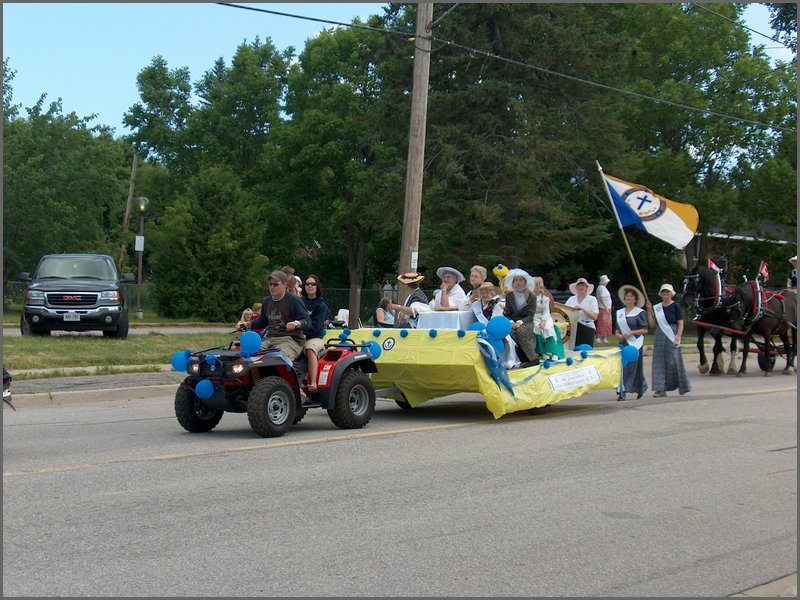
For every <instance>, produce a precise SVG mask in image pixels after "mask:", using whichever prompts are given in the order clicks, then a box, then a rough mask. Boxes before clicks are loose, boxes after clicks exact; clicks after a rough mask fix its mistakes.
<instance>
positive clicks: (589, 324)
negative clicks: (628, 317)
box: [564, 277, 600, 347]
mask: <svg viewBox="0 0 800 600" xmlns="http://www.w3.org/2000/svg"><path fill="white" fill-rule="evenodd" d="M592 290H594V285H592V284H591V283H589V282H588V281H586V279H585V278H583V277H579V278H578V280H577V281H576V282H575V283H570V284H569V291H570V292H572V294H573V295H572V296H570V297H569V298H568V299H567V301H566V302H565V303H564V304H565V305H566V306H571V307H573V308H577V309H578V326H577V327H576V328H575V329H576V331H575V346H581V345H583V344H586V345H589V346H592V347H594V333H595V324H594V322H595V320H596V319H597V316H598V315H599V314H600V312H599V310H598V306H597V298H595V297H594V296H592V295H591V293H592Z"/></svg>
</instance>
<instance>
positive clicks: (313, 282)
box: [306, 281, 317, 286]
mask: <svg viewBox="0 0 800 600" xmlns="http://www.w3.org/2000/svg"><path fill="white" fill-rule="evenodd" d="M306 285H311V286H316V285H317V282H316V281H306Z"/></svg>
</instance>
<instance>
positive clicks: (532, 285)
mask: <svg viewBox="0 0 800 600" xmlns="http://www.w3.org/2000/svg"><path fill="white" fill-rule="evenodd" d="M515 277H522V278H523V279H524V280H525V287H527V288H528V289H529V290H530V291H531V292H532V291H533V290H535V289H536V282H535V281H534V280H533V276H532V275H531V274H530V273H528V272H527V271H526V270H525V269H511V270H510V271H509V272H508V274H507V275H506V278H505V280H504V281H505V286H506V287H507V288H508V289H510V290H513V289H514V287H513V286H512V284H513V283H514V278H515Z"/></svg>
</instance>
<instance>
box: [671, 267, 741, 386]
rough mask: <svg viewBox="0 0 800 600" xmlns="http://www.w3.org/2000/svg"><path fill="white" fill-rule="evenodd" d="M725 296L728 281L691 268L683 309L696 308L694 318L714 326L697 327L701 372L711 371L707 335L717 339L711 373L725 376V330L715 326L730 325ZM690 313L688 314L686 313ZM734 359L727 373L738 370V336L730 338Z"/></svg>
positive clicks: (715, 273) (684, 283) (687, 277)
mask: <svg viewBox="0 0 800 600" xmlns="http://www.w3.org/2000/svg"><path fill="white" fill-rule="evenodd" d="M724 299H725V282H724V281H723V280H722V277H721V276H720V274H719V273H718V272H717V271H714V270H713V269H709V268H707V267H703V266H696V267H694V268H693V269H692V270H691V271H689V272H688V273H687V274H686V275H685V276H684V278H683V300H682V303H683V308H684V309H685V310H686V311H687V312H688V311H694V312H695V313H696V315H697V316H695V318H694V319H687V320H695V321H700V322H701V323H708V324H709V325H710V326H711V327H703V326H702V325H698V326H697V349H698V350H699V351H700V372H701V373H703V374H705V373H708V372H709V366H708V360H707V359H706V351H705V339H704V338H705V335H706V331H708V333H709V335H711V337H713V338H714V348H713V353H714V360H713V363H712V365H711V375H722V372H723V370H724V366H723V359H722V353H723V352H724V351H725V349H724V347H723V345H722V336H723V333H722V331H721V330H720V329H716V328H714V327H713V326H714V325H717V326H720V327H728V328H729V327H730V326H731V325H730V316H729V314H728V311H727V310H726V308H725V305H724V303H723V301H724ZM687 316H689V315H687ZM730 353H731V360H730V363H729V365H728V374H729V375H732V374H734V373H736V366H735V355H736V338H734V337H732V338H731V344H730Z"/></svg>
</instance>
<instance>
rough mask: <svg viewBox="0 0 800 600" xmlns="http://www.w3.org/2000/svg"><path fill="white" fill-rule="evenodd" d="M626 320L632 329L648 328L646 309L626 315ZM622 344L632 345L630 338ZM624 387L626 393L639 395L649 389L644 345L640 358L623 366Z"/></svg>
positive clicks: (640, 350)
mask: <svg viewBox="0 0 800 600" xmlns="http://www.w3.org/2000/svg"><path fill="white" fill-rule="evenodd" d="M623 310H624V309H623ZM617 321H619V312H618V313H617ZM625 322H626V323H627V324H628V328H629V329H630V330H631V331H635V330H637V329H648V325H647V313H646V312H645V311H642V312H640V313H639V314H638V315H636V316H635V317H629V316H625ZM622 344H623V345H625V346H629V345H631V344H629V343H628V340H623V342H622ZM622 389H623V390H624V392H625V393H635V394H637V395H639V396H640V395H643V394H644V393H645V392H646V391H647V379H645V376H644V346H642V348H640V349H639V360H637V361H636V362H633V363H628V364H627V365H625V366H624V367H623V369H622Z"/></svg>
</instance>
